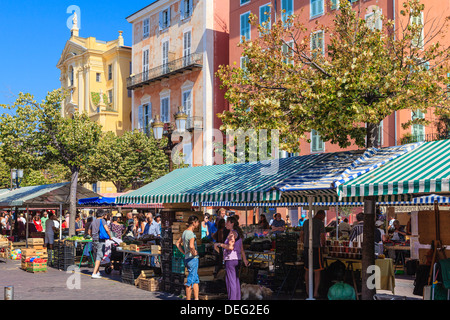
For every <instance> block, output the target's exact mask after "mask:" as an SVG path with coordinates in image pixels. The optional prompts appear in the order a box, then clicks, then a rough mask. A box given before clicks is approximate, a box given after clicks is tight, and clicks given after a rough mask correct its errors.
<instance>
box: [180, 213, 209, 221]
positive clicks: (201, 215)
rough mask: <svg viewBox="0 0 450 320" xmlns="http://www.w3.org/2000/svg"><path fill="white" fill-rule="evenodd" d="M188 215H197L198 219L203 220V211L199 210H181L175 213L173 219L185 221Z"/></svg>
mask: <svg viewBox="0 0 450 320" xmlns="http://www.w3.org/2000/svg"><path fill="white" fill-rule="evenodd" d="M190 216H197V217H198V219H199V220H200V221H202V220H203V212H201V211H181V212H178V211H177V212H176V213H175V219H176V220H178V221H183V222H187V221H188V219H189V217H190Z"/></svg>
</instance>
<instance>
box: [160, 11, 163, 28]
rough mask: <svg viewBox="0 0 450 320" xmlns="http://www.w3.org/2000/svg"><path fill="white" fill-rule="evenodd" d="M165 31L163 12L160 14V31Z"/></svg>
mask: <svg viewBox="0 0 450 320" xmlns="http://www.w3.org/2000/svg"><path fill="white" fill-rule="evenodd" d="M162 29H163V12H162V11H161V12H160V13H159V30H162Z"/></svg>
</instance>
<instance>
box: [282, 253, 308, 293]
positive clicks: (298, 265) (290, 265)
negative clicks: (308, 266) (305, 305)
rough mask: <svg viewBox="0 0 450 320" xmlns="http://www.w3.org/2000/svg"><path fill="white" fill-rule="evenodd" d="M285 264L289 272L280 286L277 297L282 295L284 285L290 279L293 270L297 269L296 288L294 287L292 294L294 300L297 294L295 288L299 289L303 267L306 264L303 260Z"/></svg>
mask: <svg viewBox="0 0 450 320" xmlns="http://www.w3.org/2000/svg"><path fill="white" fill-rule="evenodd" d="M284 265H285V266H286V267H287V273H286V276H285V278H284V280H283V283H282V284H281V286H280V288H279V289H278V292H277V298H278V296H279V295H280V292H281V290H283V287H284V285H285V284H286V281H288V279H289V275H290V274H291V272H292V271H297V277H296V279H295V284H294V288H293V289H292V295H291V300H292V298H293V297H294V294H295V290H297V285H298V282H299V281H300V271H301V268H303V267H304V266H305V263H304V262H302V261H292V262H285V263H284Z"/></svg>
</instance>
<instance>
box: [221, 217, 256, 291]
mask: <svg viewBox="0 0 450 320" xmlns="http://www.w3.org/2000/svg"><path fill="white" fill-rule="evenodd" d="M225 227H226V228H227V229H228V230H230V233H229V234H228V237H227V238H226V240H225V242H224V243H215V244H214V246H215V247H216V250H218V248H219V247H220V248H223V260H224V262H225V272H226V279H225V281H226V285H227V292H228V300H241V285H240V283H239V267H240V261H241V258H242V260H244V264H245V265H246V266H248V265H249V263H248V261H247V258H246V256H245V252H244V248H243V245H242V239H243V237H244V235H243V233H242V230H241V228H239V222H238V221H237V220H236V219H235V218H234V217H229V218H228V219H227V222H226V223H225Z"/></svg>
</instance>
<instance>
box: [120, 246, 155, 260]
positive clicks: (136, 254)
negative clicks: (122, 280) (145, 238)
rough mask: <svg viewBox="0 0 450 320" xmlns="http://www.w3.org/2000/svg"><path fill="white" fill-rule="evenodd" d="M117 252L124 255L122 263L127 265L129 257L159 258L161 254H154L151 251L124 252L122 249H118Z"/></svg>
mask: <svg viewBox="0 0 450 320" xmlns="http://www.w3.org/2000/svg"><path fill="white" fill-rule="evenodd" d="M116 250H117V252H122V253H123V261H122V263H125V261H126V260H127V258H128V257H130V256H132V255H135V256H146V257H155V258H157V257H159V256H160V254H159V253H152V252H151V251H131V250H123V249H122V248H121V247H117V249H116Z"/></svg>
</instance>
